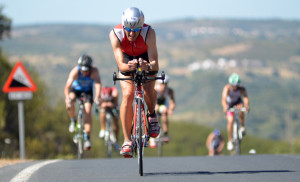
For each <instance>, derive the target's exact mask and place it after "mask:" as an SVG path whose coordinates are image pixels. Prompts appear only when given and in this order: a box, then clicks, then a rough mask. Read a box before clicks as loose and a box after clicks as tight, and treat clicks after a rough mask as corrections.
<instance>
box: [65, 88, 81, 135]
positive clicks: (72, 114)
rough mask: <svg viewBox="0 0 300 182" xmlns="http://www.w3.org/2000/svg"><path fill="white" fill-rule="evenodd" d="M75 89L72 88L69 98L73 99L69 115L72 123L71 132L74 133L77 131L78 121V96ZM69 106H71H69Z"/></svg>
mask: <svg viewBox="0 0 300 182" xmlns="http://www.w3.org/2000/svg"><path fill="white" fill-rule="evenodd" d="M77 94H79V92H76V91H75V90H71V92H70V94H69V98H70V99H71V103H70V108H68V115H69V117H70V124H69V132H71V133H73V132H74V131H75V123H76V113H75V101H76V98H77V97H78V96H77ZM67 107H69V106H67Z"/></svg>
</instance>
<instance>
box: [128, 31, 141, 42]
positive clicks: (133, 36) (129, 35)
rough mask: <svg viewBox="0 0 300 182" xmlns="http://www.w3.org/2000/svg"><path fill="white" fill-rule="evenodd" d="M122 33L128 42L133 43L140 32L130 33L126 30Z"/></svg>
mask: <svg viewBox="0 0 300 182" xmlns="http://www.w3.org/2000/svg"><path fill="white" fill-rule="evenodd" d="M124 32H125V35H126V37H127V38H128V40H129V41H130V42H133V41H135V40H136V39H137V37H138V36H139V34H140V32H141V31H138V32H133V31H130V32H128V31H127V30H125V31H124Z"/></svg>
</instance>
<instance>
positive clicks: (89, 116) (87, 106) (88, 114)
mask: <svg viewBox="0 0 300 182" xmlns="http://www.w3.org/2000/svg"><path fill="white" fill-rule="evenodd" d="M84 108H85V109H84V110H85V113H84V121H85V123H84V130H85V132H86V133H87V134H88V135H89V136H90V133H91V128H92V113H91V110H92V103H90V102H86V103H85V104H84Z"/></svg>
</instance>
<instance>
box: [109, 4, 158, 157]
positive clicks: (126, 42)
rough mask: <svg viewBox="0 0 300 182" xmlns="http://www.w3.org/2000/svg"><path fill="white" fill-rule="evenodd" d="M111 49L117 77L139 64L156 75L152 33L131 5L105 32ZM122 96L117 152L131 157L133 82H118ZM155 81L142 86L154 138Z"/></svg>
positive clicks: (156, 67) (155, 132) (155, 119)
mask: <svg viewBox="0 0 300 182" xmlns="http://www.w3.org/2000/svg"><path fill="white" fill-rule="evenodd" d="M109 37H110V41H111V45H112V48H113V52H114V55H115V59H116V62H117V64H118V69H119V77H120V78H124V77H129V76H130V75H131V74H132V71H135V70H136V68H137V65H138V63H139V65H140V68H141V69H142V70H143V71H147V72H148V75H153V76H156V73H157V72H158V53H157V47H156V35H155V31H154V30H153V29H152V28H151V26H149V25H147V24H144V14H143V12H142V11H141V10H139V9H138V8H135V7H131V8H128V9H126V10H125V11H124V12H123V15H122V23H121V24H118V25H117V26H115V27H114V29H113V30H112V31H111V32H110V34H109ZM120 84H121V88H122V92H123V98H122V103H121V107H120V118H121V123H122V127H123V134H124V144H123V145H122V149H121V151H120V154H121V155H124V156H132V141H131V140H130V131H131V123H132V119H133V107H132V103H133V99H134V85H133V84H132V82H127V81H126V82H125V81H123V82H120ZM154 85H155V82H149V83H147V84H145V85H143V89H144V94H145V95H144V96H145V101H146V104H147V107H148V121H149V124H150V136H151V137H157V136H158V134H159V131H160V126H159V124H158V121H157V118H156V114H155V110H154V109H155V103H156V92H155V90H154Z"/></svg>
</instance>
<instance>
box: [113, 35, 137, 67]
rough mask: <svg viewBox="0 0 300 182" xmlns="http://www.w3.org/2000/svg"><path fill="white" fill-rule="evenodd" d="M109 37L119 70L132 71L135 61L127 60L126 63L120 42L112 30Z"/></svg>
mask: <svg viewBox="0 0 300 182" xmlns="http://www.w3.org/2000/svg"><path fill="white" fill-rule="evenodd" d="M109 38H110V43H111V46H112V49H113V52H114V55H115V59H116V61H117V64H118V68H119V70H120V71H124V72H128V71H134V70H135V69H136V67H137V63H136V62H134V61H129V62H128V64H127V63H126V61H125V57H124V54H123V52H122V49H121V43H120V41H119V39H118V38H117V36H116V35H115V33H114V31H113V30H112V31H111V32H110V34H109Z"/></svg>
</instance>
